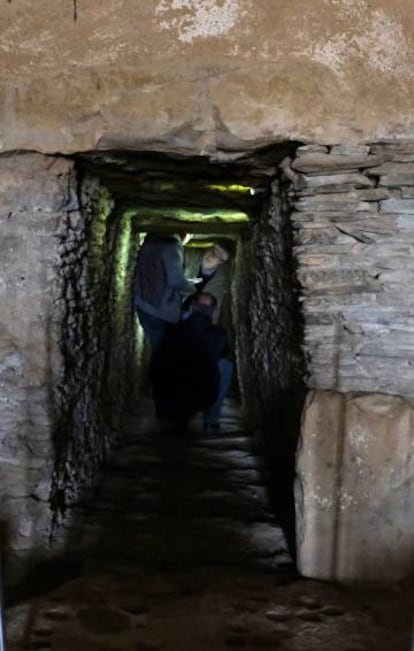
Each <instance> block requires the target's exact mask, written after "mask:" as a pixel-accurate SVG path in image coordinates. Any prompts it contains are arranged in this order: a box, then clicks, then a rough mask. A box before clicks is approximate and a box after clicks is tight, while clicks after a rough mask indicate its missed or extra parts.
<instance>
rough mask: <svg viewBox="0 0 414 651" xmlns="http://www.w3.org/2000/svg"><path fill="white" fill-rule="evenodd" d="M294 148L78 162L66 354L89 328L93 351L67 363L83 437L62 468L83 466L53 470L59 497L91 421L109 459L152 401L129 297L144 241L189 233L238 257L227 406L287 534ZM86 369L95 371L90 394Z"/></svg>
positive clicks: (229, 309) (299, 375)
mask: <svg viewBox="0 0 414 651" xmlns="http://www.w3.org/2000/svg"><path fill="white" fill-rule="evenodd" d="M294 149H295V146H294V145H293V144H290V143H288V144H286V145H279V146H275V147H271V148H266V149H263V150H258V151H255V152H253V153H250V154H240V155H239V156H234V157H232V160H225V161H210V160H209V159H207V158H204V157H183V156H172V155H166V154H160V153H152V152H113V151H111V152H93V153H88V154H82V155H79V156H78V157H77V175H78V184H79V190H78V194H79V197H80V203H81V206H82V211H83V214H84V216H85V219H86V226H85V240H84V241H83V242H79V246H84V248H85V255H84V258H83V259H82V260H80V263H79V265H78V266H77V267H76V268H75V269H74V277H73V292H72V294H73V295H74V297H73V300H72V302H71V303H69V304H68V319H67V320H66V323H67V324H68V325H67V327H66V330H65V332H64V337H63V340H64V345H65V346H66V349H67V351H68V354H69V353H70V352H71V350H72V348H73V347H74V345H75V344H76V341H75V339H76V336H78V335H79V328H81V329H82V328H83V330H84V332H85V333H86V335H85V336H87V337H88V338H89V339H90V341H91V348H90V350H89V353H88V355H89V357H88V358H85V359H84V360H83V361H82V364H79V362H78V363H77V364H76V369H75V367H74V366H73V365H72V366H71V365H69V364H68V366H67V367H68V375H67V378H66V382H65V391H66V392H67V394H69V395H70V394H72V393H73V394H76V413H72V414H71V427H72V430H73V431H75V432H76V433H77V436H75V437H72V439H71V441H69V442H68V443H67V445H68V447H67V450H66V451H65V450H63V452H62V453H61V455H60V464H61V466H62V467H64V462H65V461H67V459H68V456H70V457H71V458H73V459H75V458H78V465H77V466H76V467H75V468H74V471H73V473H72V474H71V476H70V477H69V478H68V473H67V472H66V475H65V477H63V474H62V475H60V474H59V468H57V471H56V475H55V489H56V490H55V494H56V495H57V496H58V495H59V486H63V483H64V482H66V483H65V492H66V494H67V492H68V491H67V482H68V480H69V481H74V480H75V479H76V477H75V475H76V473H79V472H80V468H81V465H79V457H80V454H78V455H76V454H74V453H73V451H74V447H76V445H77V441H81V440H82V438H85V435H84V434H82V431H83V430H82V428H83V429H84V430H85V428H86V427H87V428H88V433H89V434H88V435H89V437H90V431H91V428H92V427H91V423H92V420H93V418H95V425H93V426H94V427H95V429H96V431H97V432H98V430H99V432H101V433H102V432H103V433H104V436H103V442H101V445H102V459H103V458H104V457H105V454H106V450H107V449H109V448H110V447H111V446H113V444H114V432H117V431H119V424H120V422H121V420H122V418H123V416H124V414H125V411H126V410H127V409H129V408H130V407H131V404H132V405H136V404H137V403H139V401H140V400H142V399H143V397H142V396H143V395H144V396H145V393H146V392H147V393H148V383H147V378H148V359H149V356H148V346H147V345H146V343H145V339H144V337H143V334H142V331H141V330H140V328H139V327H138V324H137V318H136V314H135V310H134V305H133V300H132V286H133V277H134V269H135V263H136V258H137V254H138V251H139V249H140V246H141V244H142V241H143V237H145V234H146V233H148V232H152V233H161V234H166V235H167V234H171V233H185V232H186V233H188V232H189V233H192V246H196V247H204V246H208V245H209V244H210V243H211V242H214V241H215V240H217V239H219V238H224V239H227V240H228V241H229V242H230V243H231V245H232V246H233V248H234V258H233V261H232V278H231V287H230V291H229V294H228V301H227V304H226V305H225V306H224V310H223V319H224V323H225V325H226V327H227V328H228V329H229V330H230V331H231V333H232V337H231V339H232V343H233V347H234V348H233V350H234V352H233V354H234V360H235V366H236V381H235V383H234V386H233V392H232V397H233V398H234V399H236V400H237V402H238V405H239V409H240V411H241V412H242V415H243V419H244V423H245V427H246V429H247V430H248V431H249V432H251V433H252V434H254V435H255V437H254V438H255V440H257V441H259V442H260V447H261V450H262V451H263V455H264V458H265V463H264V468H265V470H266V472H267V474H268V479H269V481H268V482H267V483H268V485H269V487H270V497H271V500H272V501H273V502H274V507H275V509H277V510H278V512H279V518H280V519H281V520H282V523H283V524H285V526H286V529H289V530H290V532H292V530H293V522H294V507H293V477H294V451H295V447H296V441H297V436H298V428H299V418H300V412H301V401H302V398H303V384H302V382H303V374H304V367H303V359H302V349H301V343H302V329H301V319H300V311H299V307H298V305H299V301H298V288H297V286H296V281H295V261H294V259H293V256H292V240H291V228H290V221H289V211H290V208H289V192H290V188H291V185H290V181H289V179H288V178H286V177H285V176H284V174H283V170H282V169H281V168H280V163H281V162H282V161H283V160H284V159H285V158H286V157H287V156H288V155H292V154H293V151H294ZM83 260H85V262H83ZM80 286H81V288H82V291H81V292H79V287H80ZM71 306H72V307H71ZM73 319H76V322H77V324H78V325H77V328H78V330H77V331H76V332H75V333H74V331H73V329H72V330H71V328H70V327H69V326H70V324H71V323H73ZM80 323H81V324H82V325H79V324H80ZM85 372H86V373H92V374H93V382H91V384H89V385H88V384H87V383H85ZM82 387H85V391H84V393H85V396H83V393H82V391H83V388H82ZM92 403H93V404H94V405H95V406H94V410H95V411H94V414H92V413H91V414H90V416H88V418H89V420H88V419H85V413H84V412H85V409H83V407H82V405H83V404H87V405H88V409H90V405H91V404H92ZM69 404H70V401H69ZM91 419H92V420H91ZM85 421H86V425H85ZM100 436H101V441H102V434H101V435H100ZM89 440H90V441H91V443H90V444H91V445H92V444H93V440H92V439H91V437H90V438H89ZM69 448H71V453H70V454H69V452H68V451H69ZM74 465H75V464H74ZM66 468H67V465H66ZM62 490H63V489H62ZM75 497H76V496H75ZM291 550H292V551H293V544H292V547H291Z"/></svg>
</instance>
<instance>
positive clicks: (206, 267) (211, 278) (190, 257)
mask: <svg viewBox="0 0 414 651" xmlns="http://www.w3.org/2000/svg"><path fill="white" fill-rule="evenodd" d="M230 259H231V248H230V244H229V242H228V241H226V240H216V241H215V242H214V243H213V245H212V246H210V247H208V248H207V249H202V248H196V247H194V248H191V247H187V248H186V249H185V251H184V268H185V273H186V276H187V277H195V278H197V280H199V284H197V287H196V290H195V291H197V292H207V293H208V294H211V295H212V296H214V298H215V299H216V307H215V309H214V314H213V323H215V324H216V323H218V321H219V318H220V311H221V306H222V303H223V299H224V297H225V295H226V294H227V293H228V291H229V289H230V282H231V268H230ZM189 303H190V300H189V299H188V300H187V301H186V303H185V307H186V308H188V306H189Z"/></svg>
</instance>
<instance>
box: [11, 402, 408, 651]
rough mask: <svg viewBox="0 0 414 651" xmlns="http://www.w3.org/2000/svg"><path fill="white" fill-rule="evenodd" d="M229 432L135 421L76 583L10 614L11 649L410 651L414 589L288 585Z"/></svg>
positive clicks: (249, 459) (254, 473)
mask: <svg viewBox="0 0 414 651" xmlns="http://www.w3.org/2000/svg"><path fill="white" fill-rule="evenodd" d="M223 421H224V428H225V433H223V434H222V435H221V436H220V437H218V438H213V439H206V438H203V435H200V433H199V432H198V433H197V430H196V431H195V432H193V434H192V435H189V436H188V435H187V436H186V437H184V438H183V436H182V435H180V434H179V433H176V434H175V435H173V434H172V433H171V432H169V433H167V432H166V433H164V435H160V433H159V432H158V433H157V432H156V431H154V429H153V424H152V421H151V419H149V420H147V419H142V418H141V419H138V420H137V419H135V418H134V419H130V420H129V423H128V424H126V429H127V432H128V437H127V441H126V445H125V447H124V448H123V449H122V450H120V451H118V452H117V453H116V455H115V456H114V457H113V459H112V463H111V465H110V468H109V469H108V471H107V473H106V475H105V478H104V480H103V485H102V489H101V491H100V494H99V495H98V497H97V499H96V500H95V501H94V503H93V504H92V503H91V504H89V505H88V506H86V507H85V508H84V510H83V515H84V516H86V518H85V519H84V523H85V528H84V534H85V536H84V537H83V539H82V556H83V560H84V564H83V567H82V570H81V574H82V576H80V577H78V578H77V579H75V580H72V581H70V582H68V583H66V584H63V585H60V586H59V587H57V588H55V589H54V590H52V591H51V592H49V593H48V594H45V595H44V596H41V597H37V598H34V599H30V600H26V601H22V602H20V603H19V604H17V605H15V606H14V607H13V608H10V609H9V610H8V612H7V622H8V626H7V632H8V648H9V649H10V651H17V650H18V649H21V648H22V647H23V648H25V649H26V648H27V649H49V650H50V651H66V650H68V651H69V649H70V650H72V649H74V648H77V649H87V650H88V651H91V650H96V651H98V650H100V649H110V650H115V649H117V650H119V651H123V650H124V649H125V651H126V650H128V651H130V650H131V649H136V650H137V651H157V650H159V651H161V650H164V651H177V650H179V651H186V650H187V649H188V650H189V651H194V650H195V649H197V651H210V650H211V649H214V650H217V651H219V650H223V651H224V650H225V649H231V648H242V649H245V650H246V651H258V649H262V648H265V649H275V648H276V649H280V651H285V650H286V651H288V650H289V651H295V650H297V651H299V650H301V651H302V650H304V649H306V651H332V649H335V650H338V651H371V649H373V648H375V649H376V651H391V650H392V651H394V650H395V651H397V650H398V651H400V650H401V651H402V650H403V649H405V648H407V649H408V644H409V636H410V613H411V611H410V603H409V594H410V593H409V592H408V586H396V587H394V588H393V589H386V590H385V589H381V590H360V589H355V588H352V589H351V588H343V587H338V586H333V585H332V586H329V585H327V584H325V583H322V582H316V581H305V580H303V579H299V578H298V577H297V576H296V575H295V574H294V573H292V570H291V569H289V566H288V565H286V561H288V560H289V559H288V558H286V552H285V551H284V543H283V537H281V532H280V529H279V528H278V526H277V522H275V520H274V518H273V517H272V515H271V514H270V513H268V510H267V505H266V499H265V494H264V490H263V489H264V487H263V484H262V483H261V480H260V475H261V473H260V464H258V463H257V459H255V457H254V455H253V454H252V452H251V440H249V438H248V437H247V436H245V434H243V433H242V432H240V431H238V423H237V420H235V418H234V412H232V411H231V410H228V409H226V411H225V414H224V419H223ZM196 427H197V424H196ZM79 515H80V513H79ZM81 530H82V528H81ZM265 530H266V531H267V533H266V532H265ZM85 543H87V544H86V545H85ZM264 570H265V571H264ZM55 583H58V581H56V578H55ZM396 604H398V605H397V606H396Z"/></svg>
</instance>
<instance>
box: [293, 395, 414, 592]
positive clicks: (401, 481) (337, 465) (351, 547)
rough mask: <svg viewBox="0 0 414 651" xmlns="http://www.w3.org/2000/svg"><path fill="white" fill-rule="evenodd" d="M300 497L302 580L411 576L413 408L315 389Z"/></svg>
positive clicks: (300, 462) (305, 431) (307, 412)
mask: <svg viewBox="0 0 414 651" xmlns="http://www.w3.org/2000/svg"><path fill="white" fill-rule="evenodd" d="M295 497H296V513H297V515H296V517H297V532H298V542H297V550H298V565H299V570H300V572H301V573H302V574H303V575H304V576H307V577H312V578H319V579H334V580H340V581H356V580H357V581H382V580H398V579H399V578H403V577H405V576H407V574H408V573H409V572H410V571H412V569H413V567H414V500H413V497H414V406H413V405H412V404H411V403H410V402H408V401H406V400H404V399H403V398H399V397H396V396H391V395H384V394H374V393H373V394H358V393H348V394H340V393H337V392H330V391H311V392H310V393H309V394H308V397H307V401H306V404H305V408H304V412H303V423H302V432H301V441H300V446H299V449H298V456H297V479H296V487H295Z"/></svg>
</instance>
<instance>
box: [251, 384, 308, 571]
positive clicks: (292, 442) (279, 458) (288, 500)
mask: <svg viewBox="0 0 414 651" xmlns="http://www.w3.org/2000/svg"><path fill="white" fill-rule="evenodd" d="M305 394H306V390H305V388H304V387H301V386H299V387H297V388H296V389H291V390H285V391H282V392H281V393H280V394H279V397H278V400H277V402H276V404H275V407H274V410H273V411H272V413H271V414H267V415H265V419H264V423H263V428H262V430H261V432H260V440H259V449H260V453H261V454H262V458H263V473H264V478H265V482H266V485H267V489H268V495H269V501H270V504H271V507H272V510H273V511H274V513H275V515H276V518H277V520H278V521H279V523H280V525H281V527H282V529H283V532H284V534H285V537H286V542H287V545H288V549H289V553H290V555H291V556H292V559H293V561H294V563H295V564H296V531H295V497H294V481H295V463H296V449H297V444H298V440H299V435H300V425H301V415H302V409H303V404H304V401H305Z"/></svg>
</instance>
